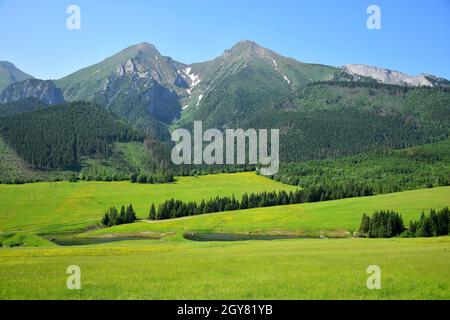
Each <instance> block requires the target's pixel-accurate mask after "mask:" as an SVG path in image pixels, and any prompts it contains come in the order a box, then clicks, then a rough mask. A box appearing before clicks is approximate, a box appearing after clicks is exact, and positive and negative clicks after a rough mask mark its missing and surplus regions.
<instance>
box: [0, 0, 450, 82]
mask: <svg viewBox="0 0 450 320" xmlns="http://www.w3.org/2000/svg"><path fill="white" fill-rule="evenodd" d="M70 4H76V5H78V6H79V7H80V9H81V30H72V31H70V30H68V29H67V28H66V20H67V18H68V14H66V9H67V7H68V5H70ZM371 4H376V5H379V6H380V8H381V13H382V17H381V19H382V20H381V21H382V29H381V30H368V29H367V27H366V20H367V17H368V14H367V13H366V9H367V7H368V6H369V5H371ZM449 31H450V0H431V1H430V0H429V1H422V0H415V1H407V0H370V1H366V0H343V1H337V0H327V1H325V0H314V1H312V0H311V1H302V0H276V1H271V0H270V1H269V0H226V1H225V0H189V1H181V0H178V1H171V0H147V1H144V0H142V1H138V0H128V1H117V0H114V1H112V0H109V1H103V0H71V1H66V0H41V1H38V0H0V60H7V61H11V62H13V63H14V64H16V65H17V66H18V67H19V68H21V69H22V70H23V71H25V72H28V73H30V74H32V75H34V76H36V77H38V78H44V79H48V78H59V77H62V76H64V75H67V74H70V73H71V72H74V71H76V70H78V69H80V68H82V67H86V66H88V65H91V64H93V63H96V62H99V61H101V60H103V59H104V58H106V57H108V56H110V55H113V54H114V53H116V52H118V51H120V50H121V49H123V48H125V47H127V46H129V45H132V44H136V43H139V42H144V41H146V42H150V43H152V44H154V45H155V46H156V47H157V48H158V49H159V51H160V52H161V53H162V54H164V55H170V56H171V57H173V58H174V59H176V60H179V61H182V62H185V63H192V62H199V61H205V60H210V59H212V58H214V57H216V56H218V55H220V54H222V52H223V50H224V49H227V48H230V47H231V46H233V45H234V44H235V43H236V42H237V41H239V40H244V39H249V40H253V41H256V42H257V43H259V44H260V45H262V46H264V47H267V48H270V49H272V50H274V51H276V52H278V53H280V54H282V55H285V56H290V57H293V58H296V59H297V60H300V61H304V62H314V63H323V64H329V65H335V66H341V65H344V64H347V63H364V64H370V65H376V66H380V67H387V68H391V69H396V70H399V71H403V72H407V73H410V74H418V73H422V72H424V73H432V74H436V75H439V76H443V77H446V78H448V79H450V64H449V57H450V32H449Z"/></svg>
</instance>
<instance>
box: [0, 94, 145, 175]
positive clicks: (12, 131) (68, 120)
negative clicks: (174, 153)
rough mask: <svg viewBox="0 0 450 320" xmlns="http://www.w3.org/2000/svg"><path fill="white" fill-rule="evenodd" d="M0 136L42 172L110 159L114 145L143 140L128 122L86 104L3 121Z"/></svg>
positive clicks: (1, 119)
mask: <svg viewBox="0 0 450 320" xmlns="http://www.w3.org/2000/svg"><path fill="white" fill-rule="evenodd" d="M0 134H1V136H2V137H3V139H4V140H5V142H6V143H7V144H8V145H9V146H12V147H13V148H14V150H15V151H16V152H17V153H18V154H19V155H20V156H21V157H22V158H23V159H25V160H26V161H27V162H28V163H29V164H31V165H32V166H34V167H35V168H39V169H67V168H76V167H78V166H79V165H80V160H81V158H82V157H83V156H91V157H95V158H105V157H108V156H109V155H110V154H111V152H112V143H114V142H124V141H143V140H144V136H143V135H142V134H141V133H139V132H138V131H136V130H134V129H132V128H131V127H129V126H128V125H127V124H126V123H125V122H123V121H121V120H119V119H117V118H116V117H115V116H113V115H111V114H110V113H108V112H107V111H105V110H103V109H102V108H100V107H97V106H95V105H92V104H89V103H84V102H73V103H68V104H63V105H59V106H55V107H51V108H46V109H42V110H38V111H34V112H28V113H24V114H18V115H13V116H9V117H4V118H0Z"/></svg>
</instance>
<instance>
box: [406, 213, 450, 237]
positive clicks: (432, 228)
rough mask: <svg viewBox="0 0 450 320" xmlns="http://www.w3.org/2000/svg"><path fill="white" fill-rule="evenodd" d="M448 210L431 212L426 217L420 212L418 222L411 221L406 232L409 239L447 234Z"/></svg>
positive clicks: (449, 220)
mask: <svg viewBox="0 0 450 320" xmlns="http://www.w3.org/2000/svg"><path fill="white" fill-rule="evenodd" d="M449 218H450V210H449V208H448V207H447V208H444V209H442V210H439V211H437V212H436V210H434V209H433V210H431V211H430V213H429V214H428V215H425V213H424V212H422V215H421V216H420V219H419V221H411V222H410V224H409V229H408V232H407V233H406V234H405V236H409V237H439V236H445V235H448V234H449V230H450V225H449V224H450V219H449Z"/></svg>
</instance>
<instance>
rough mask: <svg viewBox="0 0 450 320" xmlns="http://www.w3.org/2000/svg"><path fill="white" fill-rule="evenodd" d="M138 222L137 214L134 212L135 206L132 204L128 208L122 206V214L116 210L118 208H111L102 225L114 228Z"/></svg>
mask: <svg viewBox="0 0 450 320" xmlns="http://www.w3.org/2000/svg"><path fill="white" fill-rule="evenodd" d="M136 220H137V217H136V212H135V211H134V209H133V206H132V205H131V204H130V205H129V206H128V207H127V208H125V206H122V207H121V208H120V213H119V211H118V210H117V209H116V207H111V208H109V209H108V210H107V211H106V213H105V215H104V216H103V219H102V221H101V223H102V225H104V226H105V227H112V226H118V225H121V224H127V223H133V222H134V221H136Z"/></svg>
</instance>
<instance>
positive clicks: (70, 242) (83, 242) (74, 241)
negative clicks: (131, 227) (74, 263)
mask: <svg viewBox="0 0 450 320" xmlns="http://www.w3.org/2000/svg"><path fill="white" fill-rule="evenodd" d="M47 239H48V240H50V241H51V242H53V243H55V244H57V245H58V246H63V247H67V246H88V245H93V244H102V243H112V242H119V241H137V240H139V241H140V240H157V239H156V238H147V237H110V238H75V237H71V236H52V237H47Z"/></svg>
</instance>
